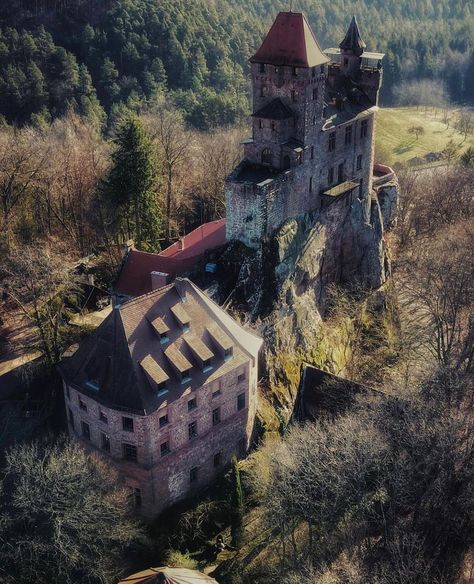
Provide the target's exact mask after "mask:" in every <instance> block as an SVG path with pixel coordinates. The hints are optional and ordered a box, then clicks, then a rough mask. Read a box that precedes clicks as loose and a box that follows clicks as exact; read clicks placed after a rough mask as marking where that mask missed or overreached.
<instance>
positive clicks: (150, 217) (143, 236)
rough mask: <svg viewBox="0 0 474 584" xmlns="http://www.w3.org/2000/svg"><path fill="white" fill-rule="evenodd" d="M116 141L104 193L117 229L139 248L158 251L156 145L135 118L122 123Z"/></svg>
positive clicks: (159, 219) (159, 228)
mask: <svg viewBox="0 0 474 584" xmlns="http://www.w3.org/2000/svg"><path fill="white" fill-rule="evenodd" d="M115 143H116V145H117V149H116V150H115V152H114V153H113V154H112V168H111V170H110V173H109V176H108V179H107V182H106V184H105V188H104V193H105V195H106V197H107V198H108V200H109V202H110V203H111V204H112V206H113V208H114V210H115V212H116V227H117V228H118V229H117V230H118V231H119V232H122V234H125V235H126V236H127V237H129V238H133V239H134V241H135V243H136V245H137V247H138V248H140V249H145V250H150V251H155V250H158V249H159V243H158V240H159V237H160V232H161V210H160V208H159V206H158V203H157V162H156V158H155V154H154V151H153V146H152V144H151V142H150V140H149V138H148V136H147V135H146V133H145V130H144V128H143V126H142V124H141V122H140V120H139V119H138V118H136V117H128V118H127V119H125V120H124V121H123V122H122V124H121V125H120V127H119V128H118V130H117V134H116V137H115Z"/></svg>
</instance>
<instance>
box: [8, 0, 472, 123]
mask: <svg viewBox="0 0 474 584" xmlns="http://www.w3.org/2000/svg"><path fill="white" fill-rule="evenodd" d="M294 8H295V9H298V10H303V11H304V12H305V13H306V14H307V16H308V19H309V21H310V24H311V25H312V26H313V27H314V30H315V32H316V34H317V35H318V39H319V41H320V42H321V44H322V45H323V46H326V47H328V46H335V45H337V44H338V43H339V42H340V40H341V39H342V37H343V34H344V32H345V29H346V27H347V25H348V22H349V20H350V17H351V15H352V13H353V12H355V13H356V14H357V16H358V18H359V22H360V25H361V28H362V34H363V36H364V38H365V41H366V42H367V46H368V48H369V50H374V49H376V50H380V51H383V52H385V53H386V54H387V56H386V59H385V75H384V87H383V92H382V102H383V103H385V104H390V103H391V100H392V90H393V88H395V87H400V84H401V83H402V82H403V81H404V80H413V79H420V78H431V79H435V80H438V81H439V82H441V83H443V84H445V85H446V88H447V92H448V93H449V97H450V98H451V99H452V100H454V101H457V102H465V101H470V100H472V96H473V95H474V91H473V86H472V83H473V79H474V75H473V71H474V58H473V55H472V50H471V44H472V38H473V37H474V23H473V21H474V19H473V17H472V14H471V8H470V5H469V3H468V2H467V1H465V0H457V1H456V2H452V1H450V0H442V1H440V2H437V3H436V4H435V3H432V2H430V1H427V2H421V0H420V1H418V0H403V1H401V2H399V3H398V4H397V5H396V6H395V5H393V4H392V3H388V2H386V1H385V0H380V1H379V2H377V3H376V4H375V5H374V4H373V3H369V2H368V1H367V0H363V1H361V2H359V3H358V4H357V7H351V8H349V9H348V7H347V4H345V3H344V2H343V1H342V0H337V1H335V2H332V1H330V0H324V1H323V2H322V3H321V4H315V3H314V2H310V1H309V0H300V1H299V2H296V3H295V5H294ZM287 9H288V2H284V1H282V0H278V1H277V2H273V3H271V4H270V3H269V2H268V1H266V0H253V1H252V2H245V3H244V2H243V0H234V1H231V0H220V1H219V2H216V1H210V0H195V1H193V2H192V3H189V2H184V1H183V0H163V1H161V2H159V3H158V2H149V1H148V0H108V1H102V2H92V1H91V0H67V1H64V2H61V3H57V2H52V1H51V0H42V1H38V2H35V6H34V9H33V8H32V7H31V4H30V3H29V2H26V1H23V0H14V1H12V2H9V3H5V4H4V5H3V6H1V7H0V96H3V99H0V115H3V116H4V117H5V119H6V121H7V122H9V123H12V122H14V123H16V124H20V125H22V124H25V123H28V122H31V121H32V122H34V123H36V124H38V123H41V122H48V121H49V120H50V119H51V118H56V117H60V116H61V115H63V114H64V113H65V111H68V110H70V109H72V110H74V111H77V112H79V113H80V114H81V115H86V116H88V117H89V118H92V119H93V120H94V121H95V122H98V123H100V122H102V121H103V120H104V119H105V115H104V114H107V115H108V116H109V120H111V121H113V119H114V118H115V117H116V116H117V115H118V114H119V113H120V111H123V109H124V108H126V109H129V110H134V111H137V110H140V109H142V108H143V107H144V106H147V105H149V104H150V103H152V102H153V101H154V99H155V98H156V95H157V94H159V93H160V92H163V91H166V90H169V91H170V92H171V94H170V98H171V99H172V100H173V101H174V102H175V104H176V105H177V106H178V107H179V108H180V109H181V110H182V111H183V113H184V114H185V116H186V120H187V121H188V122H189V123H190V124H191V125H193V126H195V127H199V128H202V129H208V128H211V127H215V126H218V125H227V124H235V123H238V122H240V121H242V120H243V119H244V117H245V116H246V115H247V113H248V93H249V86H248V76H247V73H248V58H249V57H250V55H251V54H252V52H253V51H254V50H255V48H256V47H257V45H258V44H259V43H260V41H261V39H262V36H263V33H264V31H265V30H266V29H267V27H268V25H269V23H270V22H271V21H272V19H273V18H274V16H275V14H276V12H277V11H278V10H287ZM419 22H422V23H423V26H421V27H420V26H419ZM401 30H402V31H403V38H400V31H401Z"/></svg>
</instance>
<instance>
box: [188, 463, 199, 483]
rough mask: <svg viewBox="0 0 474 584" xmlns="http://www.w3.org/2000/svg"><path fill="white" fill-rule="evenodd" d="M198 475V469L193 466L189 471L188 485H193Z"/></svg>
mask: <svg viewBox="0 0 474 584" xmlns="http://www.w3.org/2000/svg"><path fill="white" fill-rule="evenodd" d="M198 474H199V467H197V466H194V467H193V468H192V469H191V470H190V471H189V482H190V483H195V482H196V481H197V480H198Z"/></svg>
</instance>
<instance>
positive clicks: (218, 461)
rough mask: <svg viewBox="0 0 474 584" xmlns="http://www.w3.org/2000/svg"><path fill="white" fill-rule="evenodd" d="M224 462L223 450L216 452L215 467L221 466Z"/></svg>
mask: <svg viewBox="0 0 474 584" xmlns="http://www.w3.org/2000/svg"><path fill="white" fill-rule="evenodd" d="M221 464H222V452H216V454H214V468H216V467H218V466H220V465H221Z"/></svg>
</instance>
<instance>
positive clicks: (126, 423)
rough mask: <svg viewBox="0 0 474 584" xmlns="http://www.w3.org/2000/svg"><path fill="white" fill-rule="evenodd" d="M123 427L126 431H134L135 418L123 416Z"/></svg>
mask: <svg viewBox="0 0 474 584" xmlns="http://www.w3.org/2000/svg"><path fill="white" fill-rule="evenodd" d="M122 429H123V430H124V431H125V432H133V418H127V417H126V416H122Z"/></svg>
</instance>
